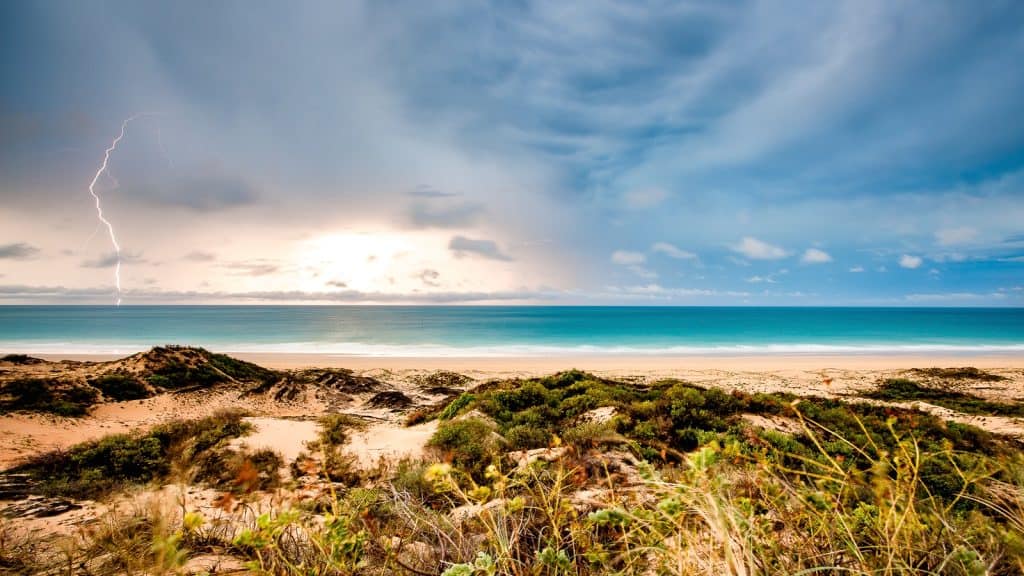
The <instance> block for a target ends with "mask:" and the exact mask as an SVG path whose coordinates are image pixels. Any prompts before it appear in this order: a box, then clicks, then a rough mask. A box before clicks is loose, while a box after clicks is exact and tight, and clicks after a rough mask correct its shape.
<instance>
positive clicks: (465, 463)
mask: <svg viewBox="0 0 1024 576" xmlns="http://www.w3.org/2000/svg"><path fill="white" fill-rule="evenodd" d="M501 445H502V440H501V437H500V436H498V435H497V434H496V433H495V432H494V430H493V429H492V428H491V425H490V424H488V423H487V422H486V421H485V420H482V419H480V418H466V419H463V420H449V421H447V422H442V423H441V424H440V425H439V426H438V427H437V432H435V433H434V435H433V436H432V437H431V438H430V441H429V442H428V446H430V447H432V448H434V449H435V450H437V451H439V452H440V453H441V455H442V457H443V458H445V459H446V460H448V461H450V462H451V463H452V465H453V466H456V467H458V468H461V469H463V470H465V471H466V472H467V473H469V474H470V475H471V476H473V477H474V478H477V479H482V478H483V473H484V471H485V470H486V469H487V467H488V466H489V465H491V464H493V463H495V462H496V461H497V460H498V459H499V458H500V457H501V454H502V452H501V448H502V446H501Z"/></svg>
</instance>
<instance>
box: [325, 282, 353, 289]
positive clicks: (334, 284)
mask: <svg viewBox="0 0 1024 576" xmlns="http://www.w3.org/2000/svg"><path fill="white" fill-rule="evenodd" d="M327 285H328V286H330V287H332V288H348V284H347V283H346V282H342V281H341V280H331V281H329V282H327Z"/></svg>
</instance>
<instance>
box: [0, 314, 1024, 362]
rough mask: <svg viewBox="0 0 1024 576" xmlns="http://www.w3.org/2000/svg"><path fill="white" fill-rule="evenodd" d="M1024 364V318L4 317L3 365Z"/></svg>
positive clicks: (0, 336)
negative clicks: (123, 357) (921, 360)
mask: <svg viewBox="0 0 1024 576" xmlns="http://www.w3.org/2000/svg"><path fill="white" fill-rule="evenodd" d="M171 343H174V344H190V345H201V346H205V347H208V348H211V349H214V350H217V351H223V352H318V353H328V354H339V355H369V356H435V355H438V356H530V355H538V356H549V355H573V354H582V355H589V354H624V355H635V354H668V355H674V354H678V355H708V354H723V355H728V354H830V353H863V354H880V353H881V354H885V353H913V354H929V353H932V354H959V353H963V354H971V353H985V354H1017V355H1020V354H1024V309H1007V308H987V309H979V308H753V307H744V308H714V307H693V308H676V307H672V308H656V307H566V306H516V307H511V306H510V307H493V306H386V307H382V306H122V307H120V308H116V307H111V306H0V352H4V353H9V352H25V353H33V352H34V353H46V352H66V353H126V352H134V351H137V350H142V349H145V348H148V347H149V346H153V345H157V344H171Z"/></svg>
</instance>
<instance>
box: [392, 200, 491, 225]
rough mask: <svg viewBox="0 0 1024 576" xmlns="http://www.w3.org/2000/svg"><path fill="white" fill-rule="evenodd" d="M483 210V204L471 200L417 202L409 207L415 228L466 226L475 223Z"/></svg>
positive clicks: (411, 221) (410, 220) (410, 217)
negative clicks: (441, 202)
mask: <svg viewBox="0 0 1024 576" xmlns="http://www.w3.org/2000/svg"><path fill="white" fill-rule="evenodd" d="M483 212H484V209H483V206H481V205H479V204H473V203H470V202H461V203H457V204H452V205H444V206H441V205H437V204H436V203H430V204H427V203H424V202H417V203H415V204H413V205H412V207H410V208H409V222H410V223H411V224H412V226H413V228H464V227H466V226H471V225H473V224H475V223H476V222H477V221H478V220H479V219H480V216H481V215H482V214H483Z"/></svg>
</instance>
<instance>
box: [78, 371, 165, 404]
mask: <svg viewBox="0 0 1024 576" xmlns="http://www.w3.org/2000/svg"><path fill="white" fill-rule="evenodd" d="M89 384H90V385H91V386H93V387H94V388H96V389H97V390H99V391H100V392H102V393H103V395H104V396H105V397H107V398H108V399H110V400H115V401H118V402H121V401H124V400H140V399H142V398H149V397H150V396H152V395H153V391H152V390H151V389H150V388H149V387H148V386H146V384H144V383H143V382H142V381H140V380H139V379H138V378H136V377H134V376H132V375H130V374H120V373H113V374H104V375H103V376H100V377H99V378H96V379H94V380H91V381H90V382H89Z"/></svg>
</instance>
